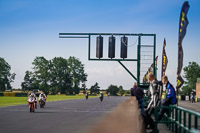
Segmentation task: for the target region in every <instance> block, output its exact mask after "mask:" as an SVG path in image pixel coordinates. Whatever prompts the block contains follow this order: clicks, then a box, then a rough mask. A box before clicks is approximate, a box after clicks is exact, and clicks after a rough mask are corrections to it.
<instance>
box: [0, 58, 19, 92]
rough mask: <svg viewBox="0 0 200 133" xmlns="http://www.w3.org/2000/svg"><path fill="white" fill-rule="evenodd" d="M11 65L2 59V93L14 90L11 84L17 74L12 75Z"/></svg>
mask: <svg viewBox="0 0 200 133" xmlns="http://www.w3.org/2000/svg"><path fill="white" fill-rule="evenodd" d="M10 70H11V67H10V65H9V64H8V63H7V62H6V61H5V60H4V59H3V58H1V57H0V91H5V90H7V89H12V87H11V82H13V81H14V79H15V75H16V74H15V73H10Z"/></svg>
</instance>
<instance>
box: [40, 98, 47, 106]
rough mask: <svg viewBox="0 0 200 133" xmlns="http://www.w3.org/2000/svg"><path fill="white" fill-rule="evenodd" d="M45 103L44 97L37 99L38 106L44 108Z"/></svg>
mask: <svg viewBox="0 0 200 133" xmlns="http://www.w3.org/2000/svg"><path fill="white" fill-rule="evenodd" d="M45 103H46V99H45V98H43V97H42V98H41V99H40V100H39V104H40V108H44V105H45Z"/></svg>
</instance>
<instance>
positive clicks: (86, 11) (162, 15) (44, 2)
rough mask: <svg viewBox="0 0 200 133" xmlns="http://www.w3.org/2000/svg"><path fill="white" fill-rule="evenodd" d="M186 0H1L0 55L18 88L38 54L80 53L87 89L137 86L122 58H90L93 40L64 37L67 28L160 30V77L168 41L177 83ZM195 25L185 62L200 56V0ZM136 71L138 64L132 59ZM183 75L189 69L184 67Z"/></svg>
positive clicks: (170, 71)
mask: <svg viewBox="0 0 200 133" xmlns="http://www.w3.org/2000/svg"><path fill="white" fill-rule="evenodd" d="M183 3H184V1H183V0H176V1H174V0H162V1H161V0H123V1H122V0H121V1H117V0H0V57H3V58H4V59H5V60H6V61H7V62H8V63H9V64H10V65H11V68H12V72H15V73H16V74H17V75H16V79H15V82H14V83H13V87H14V88H19V87H21V86H20V84H21V82H22V81H23V78H24V74H25V71H26V70H32V69H31V68H32V64H31V63H32V61H33V60H34V58H35V57H36V56H44V57H45V58H46V59H52V58H54V57H59V56H61V57H64V58H68V57H69V56H75V57H77V58H80V60H81V61H82V63H83V64H85V69H86V73H88V82H87V87H90V86H91V85H93V84H94V83H95V82H98V83H99V85H100V87H101V88H102V89H106V88H107V87H108V86H109V85H110V84H115V85H122V86H123V87H124V89H129V88H130V87H131V86H132V83H133V81H134V80H133V79H132V78H131V76H130V75H129V74H128V73H127V72H126V71H125V70H124V69H123V68H122V67H121V66H120V65H119V64H118V63H117V62H90V61H88V60H87V52H88V51H87V41H86V40H72V39H69V40H67V39H59V37H58V34H59V33H61V32H86V33H87V32H97V33H98V32H111V33H114V32H122V33H155V34H156V35H157V41H156V43H157V51H156V52H157V55H158V56H159V59H158V79H160V68H161V67H160V66H161V54H162V44H163V39H164V37H165V38H166V41H167V46H166V53H167V56H168V60H169V62H168V68H167V71H166V75H168V76H169V78H170V81H171V82H172V83H173V84H174V85H175V83H176V71H177V55H178V53H177V51H178V25H179V16H180V10H181V7H182V4H183ZM189 5H190V9H189V12H188V20H189V25H188V28H187V34H186V36H185V38H184V40H183V50H184V66H186V65H188V62H189V61H196V62H197V63H198V64H200V59H199V57H200V56H199V51H200V45H199V38H200V26H199V24H200V15H199V13H200V8H199V7H200V1H199V0H191V1H189ZM126 65H127V67H128V68H130V69H131V71H133V73H134V74H136V67H134V65H135V64H133V65H132V64H131V63H127V64H126ZM182 74H183V71H182Z"/></svg>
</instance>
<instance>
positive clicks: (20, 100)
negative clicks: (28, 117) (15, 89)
mask: <svg viewBox="0 0 200 133" xmlns="http://www.w3.org/2000/svg"><path fill="white" fill-rule="evenodd" d="M95 97H97V96H89V98H95ZM84 98H85V96H84V95H83V96H66V95H48V96H47V102H49V101H62V100H71V99H84ZM26 103H27V97H6V96H1V97H0V107H2V106H11V105H20V104H26Z"/></svg>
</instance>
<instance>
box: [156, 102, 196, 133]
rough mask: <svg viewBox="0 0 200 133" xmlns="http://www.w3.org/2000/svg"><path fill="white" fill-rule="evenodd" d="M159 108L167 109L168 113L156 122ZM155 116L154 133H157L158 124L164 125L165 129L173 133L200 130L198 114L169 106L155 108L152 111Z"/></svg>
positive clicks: (192, 132)
mask: <svg viewBox="0 0 200 133" xmlns="http://www.w3.org/2000/svg"><path fill="white" fill-rule="evenodd" d="M161 108H165V109H168V110H169V112H168V113H167V114H165V115H164V116H163V119H162V120H161V121H158V113H159V110H160V109H161ZM154 115H155V132H156V133H158V128H157V126H158V123H165V124H166V125H167V127H168V128H169V129H170V130H171V131H172V132H175V133H194V131H195V130H196V131H199V130H200V125H198V123H200V113H197V112H194V111H191V110H188V109H185V108H182V107H178V106H174V105H171V106H169V107H167V106H160V107H157V108H156V109H155V111H154Z"/></svg>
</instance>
